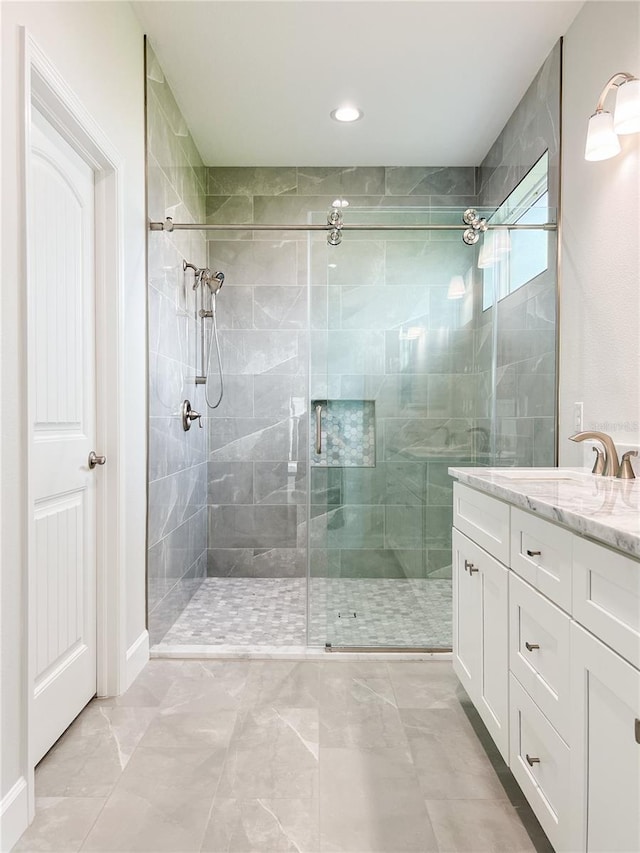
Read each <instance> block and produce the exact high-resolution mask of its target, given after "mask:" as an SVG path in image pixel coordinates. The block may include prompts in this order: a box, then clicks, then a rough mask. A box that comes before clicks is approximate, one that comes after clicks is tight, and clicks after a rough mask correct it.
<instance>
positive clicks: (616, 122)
mask: <svg viewBox="0 0 640 853" xmlns="http://www.w3.org/2000/svg"><path fill="white" fill-rule="evenodd" d="M613 128H614V130H615V132H616V133H620V134H624V133H638V132H639V131H640V80H626V81H625V82H624V83H621V84H620V85H619V86H618V91H617V93H616V108H615V112H614V114H613Z"/></svg>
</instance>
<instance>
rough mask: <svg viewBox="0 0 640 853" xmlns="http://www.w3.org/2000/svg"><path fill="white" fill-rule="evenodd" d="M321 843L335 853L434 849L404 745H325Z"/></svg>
mask: <svg viewBox="0 0 640 853" xmlns="http://www.w3.org/2000/svg"><path fill="white" fill-rule="evenodd" d="M320 755H321V759H320V847H321V850H323V851H335V853H338V851H340V853H374V851H385V853H399V851H418V850H420V851H432V850H433V851H436V850H437V849H438V847H437V843H436V839H435V836H434V833H433V830H432V828H431V823H430V820H429V816H428V814H427V809H426V806H425V801H424V798H423V796H422V794H421V793H420V788H419V786H418V782H417V777H416V773H415V769H414V767H413V764H412V762H411V758H410V756H409V754H408V751H407V750H404V749H397V748H396V749H324V748H323V749H321V753H320Z"/></svg>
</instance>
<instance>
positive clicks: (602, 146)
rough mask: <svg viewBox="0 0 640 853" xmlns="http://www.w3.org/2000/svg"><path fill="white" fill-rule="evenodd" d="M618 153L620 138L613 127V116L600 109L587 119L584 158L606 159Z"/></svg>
mask: <svg viewBox="0 0 640 853" xmlns="http://www.w3.org/2000/svg"><path fill="white" fill-rule="evenodd" d="M619 153H620V140H619V139H618V137H617V135H616V132H615V130H614V129H613V116H612V115H611V113H610V112H607V111H606V110H602V111H601V112H597V113H594V114H593V115H592V116H591V118H590V119H589V127H588V129H587V144H586V147H585V152H584V158H585V160H608V159H609V158H610V157H615V156H616V154H619Z"/></svg>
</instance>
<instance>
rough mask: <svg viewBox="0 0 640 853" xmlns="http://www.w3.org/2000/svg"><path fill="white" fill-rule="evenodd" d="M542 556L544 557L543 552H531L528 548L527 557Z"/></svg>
mask: <svg viewBox="0 0 640 853" xmlns="http://www.w3.org/2000/svg"><path fill="white" fill-rule="evenodd" d="M541 556H542V551H530V550H529V549H528V548H527V557H541Z"/></svg>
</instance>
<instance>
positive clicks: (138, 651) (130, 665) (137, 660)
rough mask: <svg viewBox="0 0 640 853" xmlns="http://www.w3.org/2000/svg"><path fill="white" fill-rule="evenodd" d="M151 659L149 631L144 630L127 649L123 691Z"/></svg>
mask: <svg viewBox="0 0 640 853" xmlns="http://www.w3.org/2000/svg"><path fill="white" fill-rule="evenodd" d="M148 661H149V632H148V631H143V632H142V634H140V636H139V637H138V639H137V640H136V641H135V643H133V644H132V645H131V646H129V648H128V649H127V657H126V664H125V672H124V684H123V692H124V690H127V689H128V688H129V687H130V686H131V685H132V684H133V682H134V681H135V680H136V678H137V677H138V676H139V675H140V673H141V672H142V670H143V669H144V668H145V666H146V665H147V663H148Z"/></svg>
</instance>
